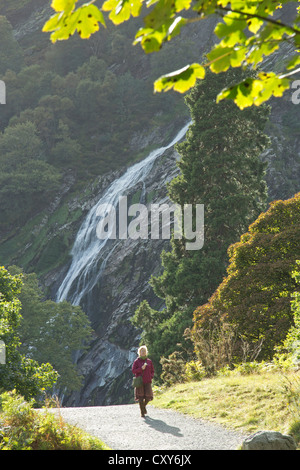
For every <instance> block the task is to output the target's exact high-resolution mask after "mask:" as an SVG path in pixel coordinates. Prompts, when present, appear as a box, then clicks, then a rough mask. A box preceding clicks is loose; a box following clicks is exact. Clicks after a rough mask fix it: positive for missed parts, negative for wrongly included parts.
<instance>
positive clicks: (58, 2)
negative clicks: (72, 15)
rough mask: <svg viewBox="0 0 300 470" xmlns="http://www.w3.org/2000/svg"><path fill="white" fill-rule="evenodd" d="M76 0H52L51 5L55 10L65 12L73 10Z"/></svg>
mask: <svg viewBox="0 0 300 470" xmlns="http://www.w3.org/2000/svg"><path fill="white" fill-rule="evenodd" d="M76 2H77V0H53V1H52V3H51V7H52V8H53V10H55V11H64V12H65V13H67V12H70V11H72V10H74V8H75V3H76Z"/></svg>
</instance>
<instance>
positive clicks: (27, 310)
mask: <svg viewBox="0 0 300 470" xmlns="http://www.w3.org/2000/svg"><path fill="white" fill-rule="evenodd" d="M8 270H9V272H10V273H11V274H18V273H20V272H22V271H21V270H20V268H17V267H16V266H10V267H9V268H8ZM22 282H23V284H22V287H21V290H20V294H19V295H18V297H19V300H20V302H21V310H20V315H21V317H22V320H21V322H20V325H19V327H18V334H19V337H20V342H21V344H20V348H19V350H20V352H21V354H24V355H25V356H26V357H27V358H31V359H34V360H36V361H37V362H39V363H41V362H50V364H51V365H52V366H53V367H54V369H55V370H56V371H57V372H58V374H59V378H58V380H57V382H56V388H58V389H60V390H65V392H66V391H68V392H70V391H72V390H77V389H79V388H80V385H81V379H80V376H79V374H78V371H77V368H76V366H75V365H74V362H73V354H74V352H75V351H78V350H82V351H83V350H84V349H85V344H87V343H88V341H89V339H90V338H91V334H92V329H91V327H90V321H89V319H88V317H87V315H86V314H85V313H84V312H83V311H82V310H81V308H80V307H79V306H72V305H71V304H70V303H69V302H66V301H64V302H60V303H56V302H53V301H52V300H45V294H44V292H43V290H42V289H41V287H40V286H39V282H38V279H37V276H36V274H34V273H31V274H26V273H23V272H22Z"/></svg>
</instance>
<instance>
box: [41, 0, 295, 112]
mask: <svg viewBox="0 0 300 470" xmlns="http://www.w3.org/2000/svg"><path fill="white" fill-rule="evenodd" d="M297 3H298V1H297V0H283V1H281V2H279V1H276V0H275V1H274V0H259V1H253V0H231V1H228V0H196V1H192V0H175V1H174V0H151V1H147V2H144V1H143V0H130V1H129V0H121V1H119V0H106V1H104V3H103V5H102V6H101V8H98V7H97V6H96V5H95V2H94V1H92V2H89V3H85V4H84V5H80V6H78V0H53V1H52V4H51V6H52V8H53V9H54V10H55V12H56V13H55V14H54V15H53V16H52V17H51V18H50V19H49V20H48V21H47V22H46V24H45V25H44V28H43V31H45V32H52V33H51V39H52V41H53V42H56V41H58V40H64V39H68V38H69V37H70V36H71V35H73V34H74V33H75V32H77V33H78V34H79V36H80V37H81V38H83V39H86V38H89V37H90V36H91V34H93V33H95V32H96V31H98V30H99V25H102V26H104V27H105V26H106V21H105V18H104V14H105V13H106V12H108V17H109V19H110V20H111V21H112V22H113V23H114V24H116V25H118V24H120V23H123V22H124V21H127V20H129V19H130V18H131V17H139V16H141V15H142V14H143V13H144V12H145V9H144V8H143V6H144V5H146V7H147V8H148V9H149V10H150V12H149V13H148V14H146V15H145V16H144V18H143V23H144V25H143V26H142V27H140V28H139V30H138V31H137V33H136V36H135V41H134V44H140V45H141V47H142V48H143V50H144V52H146V53H151V52H156V51H159V50H160V49H161V47H162V46H163V44H164V43H166V42H168V41H170V40H172V39H173V38H174V37H175V36H177V35H178V34H180V32H181V29H182V28H184V27H187V26H188V25H189V24H191V23H194V22H195V21H203V20H205V19H206V18H208V17H211V16H212V15H215V16H216V17H219V18H221V21H220V22H219V23H218V24H217V26H216V28H215V30H214V32H215V34H216V37H217V41H219V42H217V44H215V45H214V46H213V48H212V49H211V51H210V52H209V53H208V54H207V60H206V61H205V62H204V63H202V64H200V63H196V62H195V63H192V64H188V65H186V66H185V67H183V68H182V69H180V70H177V71H175V72H171V73H169V74H166V75H163V76H162V77H160V78H159V79H158V80H156V82H155V84H154V89H155V91H158V92H160V91H166V90H169V89H174V90H176V91H179V92H185V91H187V90H188V89H189V88H191V87H192V86H194V85H195V83H196V80H197V79H203V78H204V77H205V74H206V70H207V69H210V70H211V71H212V72H214V73H220V72H224V71H227V70H228V69H229V68H235V67H246V66H248V67H249V66H250V67H252V68H254V69H258V67H259V66H260V64H261V63H262V61H263V60H264V58H266V57H269V56H270V55H272V54H274V52H276V51H278V49H279V47H280V45H281V44H283V43H285V42H288V43H289V44H291V45H292V47H293V50H294V55H293V56H292V57H290V58H289V59H288V60H287V61H286V63H285V70H284V72H283V73H275V72H274V71H272V70H270V71H268V72H258V74H257V76H256V77H247V78H245V79H244V80H243V81H241V82H239V83H238V84H233V85H232V86H230V87H229V88H227V89H225V90H223V91H221V92H220V93H219V95H218V100H222V99H225V98H227V99H232V100H234V102H235V103H236V104H237V105H238V106H239V107H240V108H241V109H243V108H245V107H248V106H252V105H253V104H254V105H260V104H261V103H263V102H265V101H267V100H268V99H269V98H270V97H271V96H273V95H274V96H277V97H279V96H282V94H283V92H284V91H285V90H286V89H288V88H289V83H290V82H289V77H290V76H291V75H292V74H294V73H295V72H296V71H298V70H299V64H300V56H299V54H298V49H299V46H300V27H299V23H300V15H299V7H298V8H297ZM287 4H291V5H287ZM290 6H292V16H291V19H290V20H289V21H287V22H285V23H284V22H282V21H281V20H280V19H277V17H276V11H277V10H278V9H281V8H285V7H287V8H290Z"/></svg>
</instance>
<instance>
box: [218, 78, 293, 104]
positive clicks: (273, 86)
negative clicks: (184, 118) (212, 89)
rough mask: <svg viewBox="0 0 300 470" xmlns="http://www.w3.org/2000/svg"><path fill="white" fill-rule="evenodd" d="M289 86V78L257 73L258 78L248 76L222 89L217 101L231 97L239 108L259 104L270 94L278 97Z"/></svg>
mask: <svg viewBox="0 0 300 470" xmlns="http://www.w3.org/2000/svg"><path fill="white" fill-rule="evenodd" d="M288 88H289V80H288V79H287V78H280V77H279V76H278V75H276V74H275V73H273V72H270V73H265V72H261V73H259V74H258V78H257V79H254V78H248V79H246V80H244V81H243V82H241V83H239V84H237V85H235V86H233V87H231V88H228V89H225V90H223V91H222V92H221V93H219V95H218V97H217V102H219V101H221V100H223V99H232V100H233V101H234V102H235V103H236V105H237V106H238V107H239V108H240V109H244V108H246V107H249V106H252V105H255V106H260V105H261V104H262V103H264V102H265V101H268V100H269V99H270V98H271V96H275V97H280V96H282V95H283V93H284V91H285V90H287V89H288Z"/></svg>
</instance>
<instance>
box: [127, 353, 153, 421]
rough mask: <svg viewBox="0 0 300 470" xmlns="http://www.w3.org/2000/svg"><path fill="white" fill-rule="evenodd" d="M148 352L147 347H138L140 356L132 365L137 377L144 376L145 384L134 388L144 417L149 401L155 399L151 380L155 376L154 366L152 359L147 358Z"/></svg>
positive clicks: (135, 396)
mask: <svg viewBox="0 0 300 470" xmlns="http://www.w3.org/2000/svg"><path fill="white" fill-rule="evenodd" d="M147 354H148V351H147V347H146V346H141V347H140V348H139V349H138V355H139V357H138V358H137V359H136V360H135V361H134V363H133V366H132V372H133V374H134V375H135V376H136V377H139V376H142V378H143V385H142V386H141V387H136V388H135V389H134V399H135V401H136V402H139V405H140V410H141V416H142V418H144V417H145V414H147V410H146V405H147V403H149V401H151V400H153V391H152V386H151V382H152V379H153V376H154V367H153V364H152V361H151V359H148V358H147Z"/></svg>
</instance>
